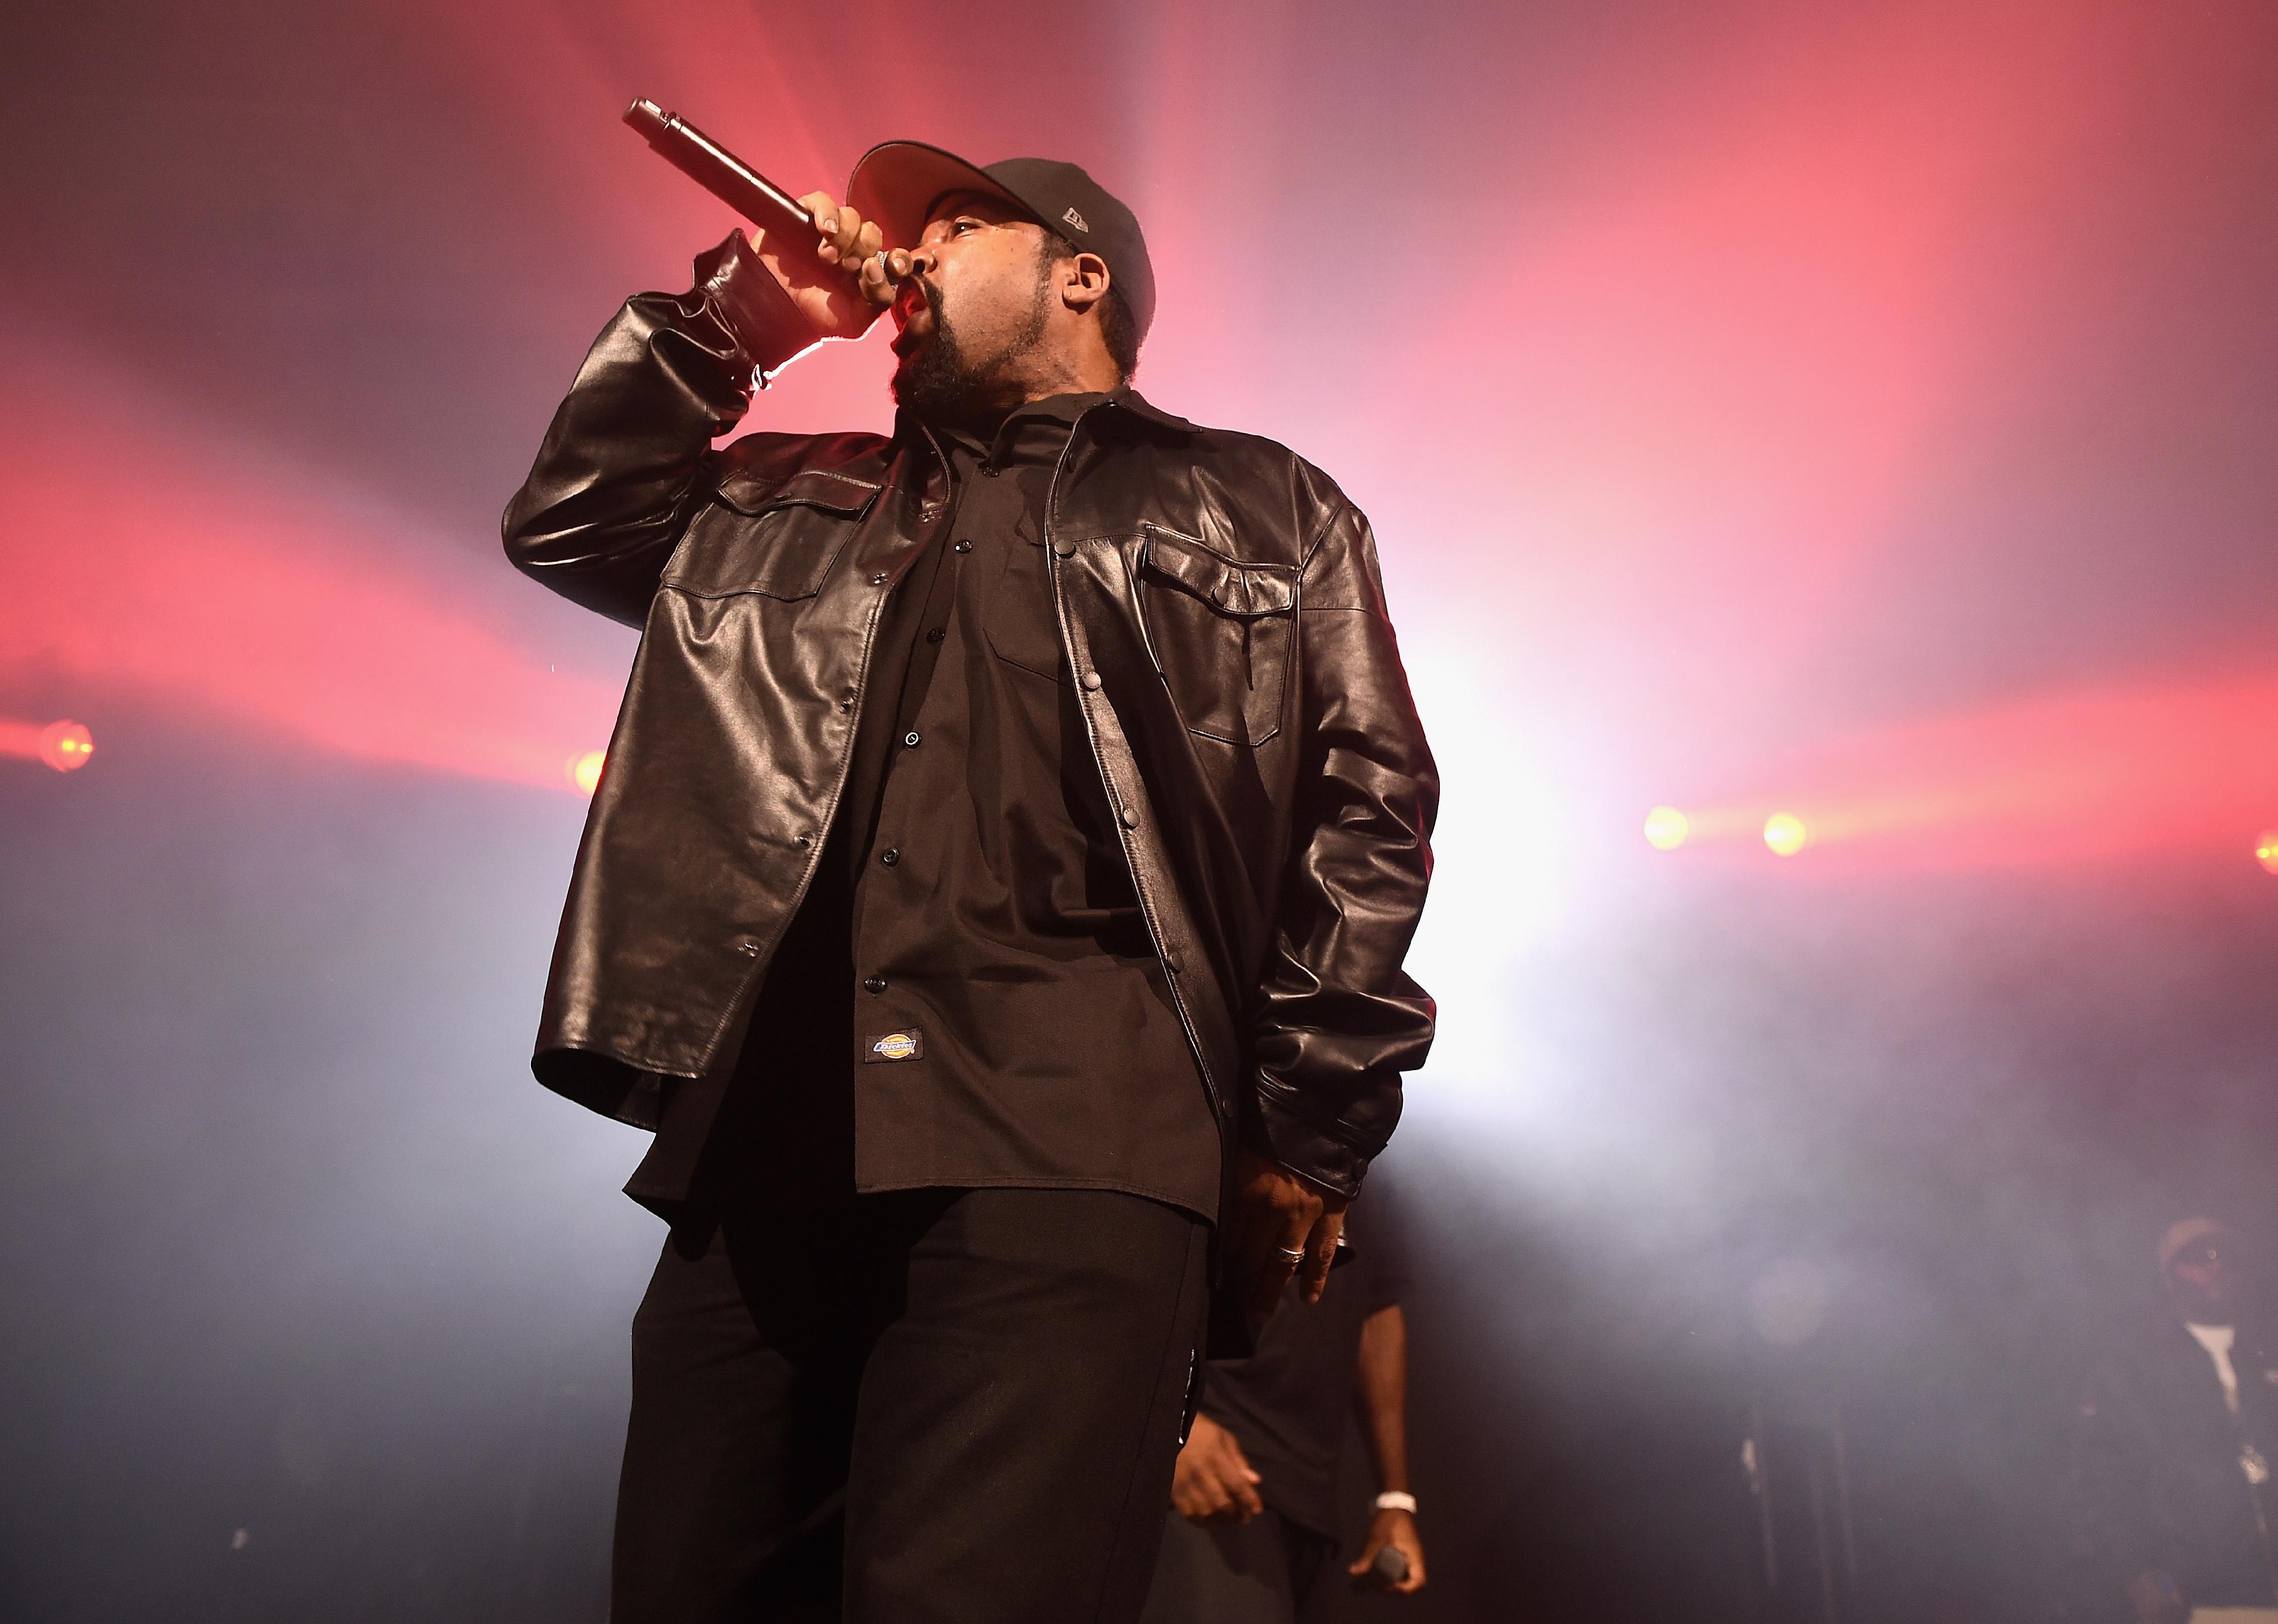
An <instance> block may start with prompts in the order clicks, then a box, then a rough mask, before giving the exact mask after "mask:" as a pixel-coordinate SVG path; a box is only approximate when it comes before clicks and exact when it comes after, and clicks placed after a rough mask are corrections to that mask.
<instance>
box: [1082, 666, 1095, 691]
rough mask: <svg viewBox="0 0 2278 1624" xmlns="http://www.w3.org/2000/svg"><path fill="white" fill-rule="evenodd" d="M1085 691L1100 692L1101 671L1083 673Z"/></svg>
mask: <svg viewBox="0 0 2278 1624" xmlns="http://www.w3.org/2000/svg"><path fill="white" fill-rule="evenodd" d="M1083 691H1084V692H1085V693H1098V692H1099V673H1098V672H1097V671H1086V672H1085V673H1084V674H1083Z"/></svg>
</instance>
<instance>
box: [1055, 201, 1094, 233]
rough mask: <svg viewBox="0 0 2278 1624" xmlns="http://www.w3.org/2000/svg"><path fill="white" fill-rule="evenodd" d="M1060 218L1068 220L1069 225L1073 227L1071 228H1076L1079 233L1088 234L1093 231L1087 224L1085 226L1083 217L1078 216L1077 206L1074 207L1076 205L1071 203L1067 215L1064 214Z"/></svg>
mask: <svg viewBox="0 0 2278 1624" xmlns="http://www.w3.org/2000/svg"><path fill="white" fill-rule="evenodd" d="M1060 218H1062V219H1064V220H1066V222H1067V223H1068V224H1069V225H1071V226H1074V227H1075V228H1076V229H1077V230H1078V231H1085V232H1088V231H1089V230H1090V229H1091V227H1090V226H1087V225H1085V224H1084V219H1083V216H1082V215H1081V214H1078V213H1077V212H1076V211H1075V205H1074V203H1070V204H1069V205H1068V211H1067V212H1066V214H1063V215H1062V216H1060Z"/></svg>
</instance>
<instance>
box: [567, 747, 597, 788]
mask: <svg viewBox="0 0 2278 1624" xmlns="http://www.w3.org/2000/svg"><path fill="white" fill-rule="evenodd" d="M607 760H608V752H606V751H602V750H588V751H586V752H585V755H580V756H577V757H575V758H574V759H572V760H571V761H569V762H568V763H567V764H565V765H564V767H563V769H562V770H563V771H564V772H566V773H568V774H569V782H570V783H572V784H574V785H577V787H578V788H579V789H580V790H582V791H584V792H585V793H586V794H588V795H590V794H592V793H593V789H594V786H595V785H598V784H600V781H601V765H602V763H603V762H606V761H607Z"/></svg>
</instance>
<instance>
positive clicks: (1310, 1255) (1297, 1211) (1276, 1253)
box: [1226, 1149, 1346, 1325]
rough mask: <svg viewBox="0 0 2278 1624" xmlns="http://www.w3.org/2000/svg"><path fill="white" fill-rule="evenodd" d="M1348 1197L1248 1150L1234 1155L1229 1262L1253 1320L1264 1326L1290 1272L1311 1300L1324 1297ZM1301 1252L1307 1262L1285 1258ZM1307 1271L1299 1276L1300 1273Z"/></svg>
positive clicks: (1228, 1228) (1229, 1225)
mask: <svg viewBox="0 0 2278 1624" xmlns="http://www.w3.org/2000/svg"><path fill="white" fill-rule="evenodd" d="M1345 1205H1346V1203H1345V1198H1344V1197H1342V1196H1341V1195H1339V1194H1337V1193H1336V1192H1335V1191H1333V1190H1329V1189H1327V1188H1326V1187H1324V1186H1322V1185H1319V1184H1315V1183H1313V1181H1312V1180H1311V1179H1309V1178H1303V1177H1300V1176H1298V1175H1296V1174H1295V1173H1292V1172H1291V1171H1290V1170H1289V1169H1288V1168H1285V1167H1283V1166H1281V1165H1280V1163H1279V1162H1275V1161H1267V1160H1266V1159H1265V1157H1263V1156H1260V1155H1258V1154H1257V1153H1255V1152H1252V1151H1250V1150H1247V1149H1245V1150H1242V1151H1240V1152H1238V1153H1236V1160H1235V1168H1234V1212H1233V1214H1231V1216H1230V1218H1229V1220H1228V1222H1227V1237H1226V1245H1227V1261H1228V1263H1229V1265H1230V1266H1231V1268H1232V1271H1233V1275H1234V1280H1235V1285H1236V1287H1237V1289H1238V1290H1239V1291H1241V1293H1242V1303H1243V1305H1244V1306H1245V1307H1246V1308H1247V1309H1248V1310H1249V1313H1250V1319H1251V1320H1252V1321H1255V1322H1257V1324H1260V1325H1262V1324H1264V1323H1265V1321H1267V1320H1269V1319H1271V1318H1273V1310H1274V1308H1275V1307H1276V1306H1278V1305H1279V1304H1280V1301H1281V1288H1282V1287H1283V1286H1285V1285H1288V1283H1289V1280H1290V1277H1291V1276H1292V1275H1298V1276H1299V1289H1300V1290H1301V1291H1303V1293H1304V1297H1305V1300H1306V1301H1307V1302H1309V1303H1318V1302H1319V1301H1320V1300H1321V1292H1322V1291H1323V1289H1324V1288H1326V1286H1327V1284H1328V1282H1329V1265H1330V1264H1332V1263H1334V1261H1336V1256H1337V1237H1339V1236H1340V1235H1342V1234H1343V1233H1344V1228H1345ZM1290 1252H1303V1253H1304V1257H1303V1260H1302V1261H1300V1260H1297V1259H1295V1258H1292V1257H1290V1256H1289V1255H1288V1253H1290ZM1301 1270H1302V1271H1303V1272H1302V1274H1300V1271H1301Z"/></svg>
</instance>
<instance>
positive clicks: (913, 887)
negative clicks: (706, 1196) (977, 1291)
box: [659, 395, 1220, 1218]
mask: <svg viewBox="0 0 2278 1624" xmlns="http://www.w3.org/2000/svg"><path fill="white" fill-rule="evenodd" d="M1103 398H1105V397H1103V396H1100V395H1059V396H1055V397H1053V398H1052V399H1051V400H1047V401H1040V402H1033V403H1031V404H1029V405H1028V406H1025V407H1022V408H1021V410H1018V411H1016V412H1014V413H1013V414H1012V416H1011V417H1008V418H1007V419H1006V420H1005V423H1004V424H1003V425H1002V426H1001V427H1000V428H999V429H998V432H997V433H995V434H994V435H993V436H990V437H989V438H987V439H986V440H982V439H978V438H969V437H967V436H964V435H961V434H958V433H952V432H947V431H942V430H936V437H937V438H938V440H940V443H941V445H942V448H943V449H944V452H946V453H947V455H948V457H949V460H950V465H951V473H952V493H953V494H952V509H951V510H950V512H949V513H948V515H947V516H946V522H945V523H944V525H942V526H941V527H940V528H938V529H937V530H936V531H935V532H934V540H933V542H932V544H931V545H930V546H929V548H928V549H927V551H926V553H925V554H924V555H922V556H921V557H920V558H919V559H918V560H917V562H916V563H914V564H913V565H912V567H911V569H910V571H909V572H908V574H906V576H905V577H904V578H902V580H901V581H900V583H899V584H898V586H896V587H895V590H894V594H893V596H892V597H891V599H889V601H888V602H887V605H886V609H885V610H884V614H883V619H882V621H881V624H880V626H879V631H878V635H877V641H876V644H875V647H874V650H873V653H872V658H871V663H870V676H869V684H870V686H869V692H868V697H867V698H866V699H865V700H864V701H863V713H862V721H861V724H860V730H859V731H858V732H857V735H856V739H855V747H854V759H853V762H852V766H851V768H850V770H849V777H848V781H847V785H846V789H845V793H844V795H843V796H842V798H841V801H840V813H839V816H838V820H837V826H836V827H835V828H834V829H833V830H832V831H831V834H830V838H829V848H828V849H827V850H826V851H825V853H824V855H823V861H822V869H821V871H820V872H819V873H818V875H817V877H816V879H815V882H814V886H813V888H812V889H811V891H810V892H809V894H808V896H807V899H806V902H805V903H804V904H803V905H802V907H801V908H800V910H799V916H798V917H797V918H796V919H795V920H794V921H793V923H792V924H791V928H790V930H789V931H787V933H786V935H785V937H784V941H783V943H782V944H781V945H780V946H779V947H778V948H777V950H776V957H775V960H774V961H773V962H772V963H771V964H770V966H769V969H768V977H767V980H766V983H765V984H764V986H763V987H762V989H761V994H760V997H759V1000H758V1004H757V1007H755V1009H754V1010H753V1016H752V1020H751V1024H750V1027H749V1030H748V1035H747V1037H746V1038H745V1043H744V1046H743V1051H742V1055H741V1059H740V1061H739V1062H738V1067H737V1076H736V1077H735V1079H734V1082H733V1084H731V1086H730V1091H729V1095H728V1098H727V1099H726V1100H725V1101H724V1103H723V1107H722V1115H721V1118H720V1122H719V1125H718V1128H717V1129H716V1130H715V1133H714V1140H715V1143H714V1145H713V1147H712V1148H711V1149H710V1150H708V1151H707V1153H706V1156H707V1175H706V1176H707V1178H719V1177H728V1178H733V1179H737V1180H739V1181H740V1180H745V1179H748V1180H750V1181H752V1183H753V1184H755V1185H757V1186H760V1189H759V1190H758V1191H755V1193H761V1194H762V1195H765V1196H768V1197H769V1198H771V1199H791V1200H806V1199H818V1198H826V1197H828V1196H829V1195H830V1194H831V1193H832V1192H833V1191H844V1190H845V1189H846V1188H848V1187H849V1186H850V1184H851V1187H852V1188H853V1189H857V1190H864V1191H876V1190H902V1189H914V1188H924V1187H931V1186H947V1187H957V1188H989V1187H996V1186H1021V1187H1029V1188H1036V1187H1043V1188H1068V1189H1098V1190H1120V1191H1128V1192H1130V1193H1133V1194H1136V1195H1143V1196H1149V1197H1151V1198H1153V1199H1158V1200H1162V1201H1167V1202H1170V1203H1172V1204H1173V1205H1176V1206H1178V1207H1183V1208H1185V1209H1187V1210H1189V1211H1190V1212H1194V1213H1196V1214H1199V1215H1201V1216H1203V1217H1204V1218H1215V1217H1216V1215H1217V1210H1218V1196H1219V1154H1220V1152H1219V1133H1218V1126H1217V1122H1216V1120H1215V1117H1214V1115H1213V1114H1212V1107H1211V1104H1210V1101H1209V1098H1208V1096H1207V1094H1206V1092H1204V1086H1203V1083H1202V1079H1201V1076H1200V1074H1199V1072H1198V1071H1197V1070H1196V1066H1195V1062H1194V1057H1193V1054H1192V1052H1191V1051H1190V1050H1189V1047H1188V1045H1187V1041H1186V1037H1185V1034H1184V1031H1183V1030H1182V1029H1181V1025H1180V1023H1179V1018H1178V1014H1177V1011H1176V1008H1175V1007H1174V1006H1173V1002H1172V1000H1171V993H1170V990H1169V986H1168V984H1167V982H1166V978H1165V977H1164V974H1163V970H1162V966H1161V963H1160V961H1159V960H1158V957H1157V955H1156V953H1155V949H1154V946H1153V944H1152V942H1151V941H1150V938H1149V936H1148V931H1147V926H1146V921H1145V918H1144V916H1143V915H1142V913H1141V911H1140V908H1139V901H1138V898H1137V895H1136V894H1135V892H1134V891H1133V889H1132V885H1131V877H1130V871H1129V869H1128V867H1127V865H1126V862H1125V860H1124V856H1123V849H1122V844H1121V840H1120V836H1119V832H1118V831H1117V828H1116V825H1115V822H1114V817H1113V815H1112V812H1111V810H1110V808H1109V807H1108V804H1107V798H1106V794H1105V791H1104V790H1103V789H1102V787H1101V785H1100V781H1099V771H1098V768H1097V764H1096V763H1095V762H1094V761H1093V758H1092V754H1091V749H1090V746H1089V741H1088V739H1086V737H1085V733H1084V726H1083V717H1082V711H1081V710H1080V709H1078V707H1077V705H1076V703H1075V701H1074V691H1073V688H1072V686H1071V684H1070V675H1069V672H1068V670H1067V667H1066V662H1065V659H1064V656H1063V654H1062V650H1061V644H1060V636H1059V624H1058V620H1057V617H1056V615H1055V612H1054V608H1053V603H1052V592H1051V576H1050V573H1049V564H1048V561H1047V558H1046V556H1045V548H1044V545H1043V514H1044V505H1045V502H1046V499H1047V497H1048V495H1049V494H1050V492H1051V482H1052V476H1053V473H1054V471H1055V469H1056V467H1057V465H1058V463H1059V457H1060V455H1061V453H1062V452H1063V451H1064V450H1065V449H1066V445H1067V441H1068V437H1069V433H1070V432H1071V429H1072V427H1073V425H1074V421H1075V419H1076V418H1077V417H1079V416H1080V415H1081V414H1082V411H1083V410H1084V409H1085V408H1086V407H1088V406H1090V405H1093V404H1095V403H1097V402H1098V401H1100V400H1101V399H1103ZM850 1022H851V1025H852V1034H851V1041H850V1036H849V1033H848V1030H847V1029H848V1025H849V1024H850ZM850 1062H851V1063H850ZM850 1074H851V1081H850ZM674 1115H675V1114H674V1113H673V1112H671V1111H670V1110H669V1108H668V1111H667V1113H666V1120H665V1122H664V1125H663V1129H662V1130H661V1135H660V1138H661V1139H662V1138H665V1137H668V1136H670V1135H671V1134H672V1133H673V1131H674V1128H675V1123H674V1120H673V1118H674ZM738 1147H740V1148H738ZM666 1148H667V1147H666V1146H665V1145H662V1144H660V1146H659V1150H660V1151H664V1150H666ZM685 1148H690V1147H684V1149H685Z"/></svg>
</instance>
